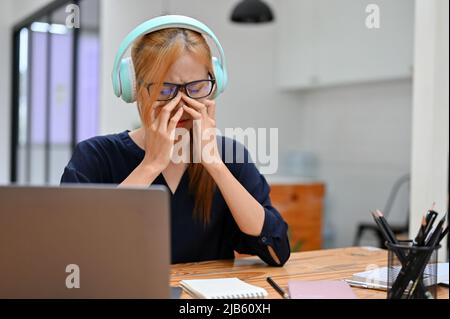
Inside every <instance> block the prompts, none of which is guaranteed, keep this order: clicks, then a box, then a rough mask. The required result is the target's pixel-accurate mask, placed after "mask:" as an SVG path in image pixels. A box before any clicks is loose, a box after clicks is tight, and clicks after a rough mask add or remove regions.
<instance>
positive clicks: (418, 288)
mask: <svg viewBox="0 0 450 319" xmlns="http://www.w3.org/2000/svg"><path fill="white" fill-rule="evenodd" d="M386 246H387V248H388V274H387V276H388V278H387V298H388V299H434V298H436V292H437V262H438V250H439V248H440V247H441V246H435V247H427V246H414V245H413V243H412V241H400V242H399V243H398V244H392V243H386Z"/></svg>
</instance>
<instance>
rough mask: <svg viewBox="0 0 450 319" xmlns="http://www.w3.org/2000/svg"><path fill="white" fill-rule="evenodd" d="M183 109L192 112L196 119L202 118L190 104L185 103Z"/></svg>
mask: <svg viewBox="0 0 450 319" xmlns="http://www.w3.org/2000/svg"><path fill="white" fill-rule="evenodd" d="M183 110H185V111H186V112H187V113H188V114H190V115H191V116H192V118H193V119H194V120H201V118H202V115H201V114H200V113H199V112H197V111H196V110H194V109H193V108H191V107H190V106H187V105H183Z"/></svg>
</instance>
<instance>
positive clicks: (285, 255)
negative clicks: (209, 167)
mask: <svg viewBox="0 0 450 319" xmlns="http://www.w3.org/2000/svg"><path fill="white" fill-rule="evenodd" d="M245 152H247V151H245ZM246 158H249V157H248V154H246ZM239 166H241V169H240V171H239V173H238V176H237V179H238V180H239V182H240V183H241V184H242V186H244V187H245V189H247V191H248V192H249V193H250V194H251V195H252V196H253V197H254V198H255V199H256V200H257V201H258V202H259V203H260V204H261V205H262V207H263V208H264V224H263V228H262V231H261V234H260V235H259V236H250V235H247V234H245V233H243V232H241V231H240V230H239V228H237V230H236V232H235V234H234V236H233V245H234V249H235V250H236V251H237V252H238V253H243V254H252V255H257V256H259V257H260V258H261V259H262V260H263V261H264V262H266V263H267V264H269V265H272V266H283V265H284V264H285V263H286V261H287V260H288V259H289V256H290V247H289V240H288V235H287V230H288V225H287V224H286V222H285V221H284V220H283V218H282V217H281V215H280V213H279V212H278V211H277V210H276V209H275V208H274V207H273V206H272V203H271V200H270V196H269V193H270V186H269V185H268V183H267V181H266V179H265V178H264V176H263V175H261V174H260V172H259V171H258V169H257V168H256V166H255V164H254V163H252V162H251V159H250V160H246V161H245V163H242V164H239ZM236 226H237V225H236ZM269 247H271V249H272V250H273V253H275V255H276V256H277V258H278V260H275V259H274V258H273V257H272V255H271V253H270V251H269Z"/></svg>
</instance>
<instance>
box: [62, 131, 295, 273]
mask: <svg viewBox="0 0 450 319" xmlns="http://www.w3.org/2000/svg"><path fill="white" fill-rule="evenodd" d="M218 145H219V150H220V151H221V156H222V159H223V160H224V163H225V165H226V166H227V167H228V169H229V170H230V172H231V173H232V174H233V175H234V177H235V178H236V179H237V180H238V181H239V182H240V183H241V184H242V186H244V187H245V188H246V189H247V191H248V192H249V193H250V194H251V195H252V196H253V197H254V198H255V199H256V200H257V201H258V202H259V203H260V204H261V205H262V206H263V207H264V211H265V219H264V226H263V229H262V232H261V234H260V236H256V237H254V236H249V235H246V234H244V233H243V232H241V231H240V229H239V227H238V226H237V224H236V222H235V221H234V218H233V216H232V214H231V212H230V209H229V208H228V206H227V204H226V202H225V200H224V198H223V197H222V194H221V193H220V190H219V189H218V188H216V191H215V193H214V197H213V202H212V207H211V219H210V222H209V223H208V224H207V225H206V226H205V225H204V223H203V222H202V221H201V220H199V219H198V218H197V217H194V216H193V210H194V195H193V194H192V193H191V192H189V188H188V186H189V176H188V172H187V170H186V171H185V173H184V175H183V176H182V178H181V180H180V183H179V185H178V187H177V188H176V191H175V193H174V194H171V239H172V241H171V243H172V263H184V262H196V261H205V260H214V259H232V258H234V250H235V251H237V252H238V253H242V254H252V255H258V256H259V257H260V258H261V259H262V260H264V261H265V262H266V263H267V264H269V265H274V266H280V265H283V264H284V263H285V262H286V261H287V260H288V258H289V255H290V248H289V241H288V237H287V224H286V223H285V222H284V221H283V219H282V217H281V216H280V214H279V213H278V211H277V210H276V209H275V208H274V207H272V204H271V202H270V198H269V192H270V187H269V185H268V184H267V182H266V180H265V178H264V176H262V175H261V174H260V173H259V171H258V169H257V168H256V166H255V165H254V163H253V162H252V160H251V158H250V156H249V155H248V152H247V150H246V149H245V147H243V146H242V144H239V143H237V142H235V141H234V140H232V139H228V138H225V137H218ZM230 150H231V151H232V152H233V154H232V156H229V155H230ZM239 150H242V151H243V152H242V153H240V152H239ZM226 154H228V155H226ZM239 154H241V155H242V154H243V157H242V156H241V157H239ZM144 155H145V151H144V150H143V149H141V148H140V147H139V146H138V145H137V144H136V143H135V142H134V141H133V140H132V139H131V138H130V136H129V134H128V131H125V132H122V133H119V134H111V135H106V136H98V137H94V138H91V139H89V140H86V141H83V142H81V143H79V144H78V145H77V147H76V149H75V151H74V153H73V155H72V158H71V160H70V162H69V163H68V164H67V166H66V168H65V169H64V174H63V175H62V177H61V183H62V184H63V183H95V184H120V183H122V182H123V181H124V180H125V179H126V178H127V177H128V175H130V174H131V172H132V171H133V170H134V169H135V168H136V167H137V166H138V165H139V164H140V163H141V162H142V160H143V159H144ZM230 159H231V160H230ZM238 159H240V160H238ZM152 185H164V186H167V183H166V181H165V179H164V177H163V175H162V174H159V176H158V177H157V178H156V179H155V180H154V181H153V183H152ZM267 246H270V247H272V249H273V251H274V252H275V254H276V255H277V257H278V259H279V261H280V264H278V263H277V262H276V261H275V260H274V259H273V258H272V256H271V254H270V253H269V250H268V247H267Z"/></svg>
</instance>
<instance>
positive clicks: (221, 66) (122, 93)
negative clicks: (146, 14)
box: [112, 15, 228, 103]
mask: <svg viewBox="0 0 450 319" xmlns="http://www.w3.org/2000/svg"><path fill="white" fill-rule="evenodd" d="M167 28H184V29H189V30H192V31H196V32H199V33H201V34H204V35H207V36H209V37H210V38H211V39H212V40H213V41H214V43H215V44H216V46H217V49H218V51H219V54H220V58H219V59H218V58H216V57H213V58H212V64H213V68H214V78H215V80H216V86H217V87H216V93H215V96H214V97H217V96H218V95H219V94H220V93H222V92H223V91H224V90H225V87H226V86H227V82H228V75H227V70H226V66H225V54H224V52H223V48H222V46H221V45H220V42H219V40H218V39H217V37H216V36H215V35H214V33H213V32H212V31H211V29H210V28H208V27H207V26H206V25H205V24H203V23H201V22H200V21H198V20H195V19H193V18H190V17H186V16H180V15H167V16H161V17H157V18H154V19H151V20H148V21H146V22H144V23H142V24H141V25H139V26H137V27H136V28H135V29H134V30H133V31H131V32H130V33H129V34H128V35H127V36H126V37H125V39H124V40H123V41H122V43H121V44H120V46H119V50H118V52H117V54H116V58H115V60H114V67H113V70H112V84H113V89H114V94H115V95H116V96H117V97H120V98H122V100H124V101H125V102H127V103H133V102H135V101H136V73H135V71H134V65H133V61H132V60H131V58H123V56H124V55H125V53H126V52H127V50H128V48H129V47H130V46H131V45H132V44H133V42H134V41H135V40H136V39H137V38H139V37H140V36H142V35H144V34H148V33H151V32H154V31H158V30H161V29H167Z"/></svg>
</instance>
